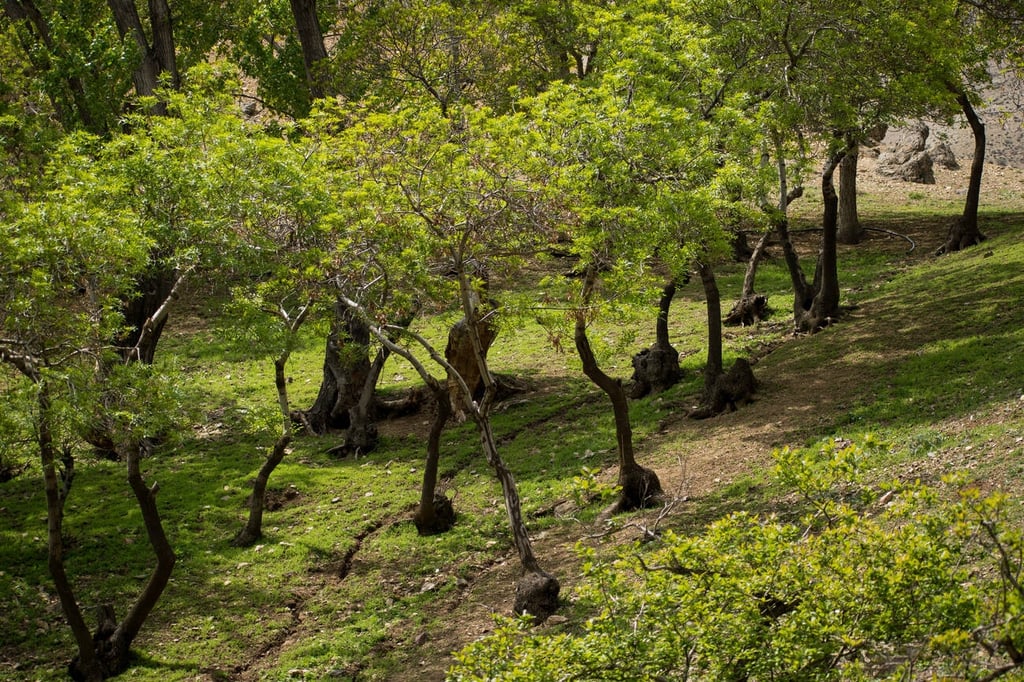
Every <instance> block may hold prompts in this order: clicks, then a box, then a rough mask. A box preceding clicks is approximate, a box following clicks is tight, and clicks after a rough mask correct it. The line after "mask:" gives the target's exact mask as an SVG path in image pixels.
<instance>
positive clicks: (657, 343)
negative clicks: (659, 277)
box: [629, 279, 682, 398]
mask: <svg viewBox="0 0 1024 682" xmlns="http://www.w3.org/2000/svg"><path fill="white" fill-rule="evenodd" d="M675 295H676V281H675V280H674V279H673V280H671V281H669V282H668V284H666V285H665V286H664V288H663V289H662V290H661V298H660V299H659V301H658V321H657V324H656V325H655V337H654V339H655V340H654V345H652V346H651V347H650V348H645V349H644V350H642V351H640V352H639V353H637V354H636V355H634V356H633V378H632V380H633V389H632V391H631V392H630V396H629V397H631V398H643V397H644V396H645V395H647V394H648V393H652V392H653V393H660V392H661V391H664V390H665V389H668V388H671V387H672V386H675V385H676V384H677V383H679V379H680V377H682V372H681V371H680V369H679V351H677V350H676V349H675V348H674V347H673V346H672V344H671V343H670V342H669V333H668V313H669V310H670V309H671V307H672V299H673V298H675Z"/></svg>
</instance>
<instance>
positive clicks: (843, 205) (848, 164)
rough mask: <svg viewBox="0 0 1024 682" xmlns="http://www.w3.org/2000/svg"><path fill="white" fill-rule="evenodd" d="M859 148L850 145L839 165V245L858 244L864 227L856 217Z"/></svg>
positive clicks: (862, 235)
mask: <svg viewBox="0 0 1024 682" xmlns="http://www.w3.org/2000/svg"><path fill="white" fill-rule="evenodd" d="M858 155H859V148H858V145H856V144H851V145H850V146H849V147H848V148H847V152H846V155H845V156H844V157H843V160H842V161H841V162H840V163H839V231H838V239H839V243H840V244H859V243H860V240H861V239H863V238H864V226H863V225H861V222H860V216H858V215H857V160H858Z"/></svg>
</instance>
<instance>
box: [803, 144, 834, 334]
mask: <svg viewBox="0 0 1024 682" xmlns="http://www.w3.org/2000/svg"><path fill="white" fill-rule="evenodd" d="M843 156H844V153H843V152H838V153H836V154H834V155H833V156H831V157H830V158H829V160H828V162H827V163H826V164H825V168H824V170H823V171H822V174H821V196H822V203H823V204H824V211H823V215H822V237H821V253H820V254H819V256H818V269H817V272H816V273H815V284H814V289H815V293H814V298H813V300H812V301H811V304H810V306H808V307H807V308H805V309H803V310H799V311H797V315H796V320H795V322H796V327H797V329H798V330H800V331H804V332H815V331H818V330H819V329H822V328H823V327H826V326H828V325H829V324H831V322H832V321H834V320H835V319H837V318H838V317H839V269H838V257H837V239H836V236H837V235H836V232H837V228H838V221H839V197H838V196H837V195H836V190H835V185H834V184H833V180H832V179H833V175H834V173H835V169H836V168H837V167H838V165H839V162H840V161H841V160H842V158H843Z"/></svg>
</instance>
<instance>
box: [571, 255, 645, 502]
mask: <svg viewBox="0 0 1024 682" xmlns="http://www.w3.org/2000/svg"><path fill="white" fill-rule="evenodd" d="M583 277H584V281H583V296H582V299H583V304H584V305H587V304H589V302H590V300H591V297H592V294H593V290H594V286H595V285H596V281H597V270H596V269H595V268H594V266H593V265H588V266H587V269H586V271H585V272H584V275H583ZM573 338H574V340H575V342H576V351H577V353H579V356H580V360H581V361H582V363H583V373H584V374H585V375H586V376H587V378H588V379H590V380H591V381H592V382H594V384H595V385H596V386H597V387H598V388H600V389H601V390H602V391H604V392H605V395H607V396H608V399H609V400H610V401H611V404H612V414H613V416H614V418H615V441H616V447H617V451H618V458H619V480H618V484H619V486H620V487H621V488H622V492H621V494H620V496H619V501H618V503H617V505H616V509H617V511H629V510H632V509H641V508H644V507H649V506H652V505H654V504H657V503H658V502H659V501H660V497H661V494H662V489H661V481H659V480H658V475H657V474H656V473H654V472H653V471H652V470H650V469H646V468H644V467H642V466H640V465H639V464H637V461H636V457H635V455H634V452H633V427H632V425H631V424H630V420H629V401H628V400H627V397H626V390H625V389H624V388H623V386H622V382H621V381H619V380H618V379H613V378H612V377H610V376H608V375H607V374H605V373H604V371H603V370H602V369H601V368H600V367H599V366H598V364H597V358H596V357H595V356H594V351H593V349H592V348H591V347H590V339H589V338H588V337H587V320H586V316H585V315H584V314H583V313H577V315H576V327H575V333H574V335H573Z"/></svg>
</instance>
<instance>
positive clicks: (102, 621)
mask: <svg viewBox="0 0 1024 682" xmlns="http://www.w3.org/2000/svg"><path fill="white" fill-rule="evenodd" d="M148 447H149V444H148V443H147V442H145V441H143V442H135V443H132V444H130V445H129V446H127V447H126V448H125V453H124V456H125V459H126V461H127V465H128V485H129V486H130V487H131V489H132V492H133V493H134V494H135V500H136V502H138V505H139V509H140V510H141V512H142V522H143V525H144V526H145V528H146V535H147V536H148V537H149V543H150V545H152V547H153V552H154V553H155V554H156V566H155V567H154V568H153V572H152V573H151V574H150V576H149V580H148V581H147V582H146V585H145V587H144V588H143V590H142V592H141V593H140V594H139V596H138V598H137V599H136V600H135V603H134V604H133V605H132V608H131V609H130V610H129V611H128V615H127V616H125V618H124V620H122V621H121V622H120V623H117V621H116V618H115V617H114V609H113V607H112V606H110V605H103V606H100V607H99V608H98V609H97V616H98V621H99V622H98V624H97V628H96V632H95V633H93V634H92V636H91V638H90V642H89V650H90V651H89V652H88V653H86V652H85V651H83V650H82V648H81V643H79V655H78V656H77V657H76V658H75V659H74V660H73V661H72V662H71V664H70V665H69V667H68V672H69V673H70V674H71V676H72V677H73V678H75V679H77V680H94V679H106V678H108V677H114V676H116V675H119V674H120V673H122V672H124V671H125V670H127V669H128V665H129V663H130V655H131V645H132V642H134V641H135V638H136V637H137V636H138V634H139V631H140V630H141V629H142V626H143V624H144V623H145V622H146V619H147V618H148V617H149V614H150V613H151V612H152V611H153V608H154V607H155V606H156V604H157V602H158V601H159V600H160V596H161V595H162V594H163V592H164V590H165V589H166V587H167V583H168V582H169V581H170V578H171V572H172V571H173V570H174V564H175V561H176V557H175V555H174V550H173V548H172V547H171V544H170V542H169V541H168V539H167V534H166V533H165V532H164V529H163V524H162V522H161V521H160V512H159V511H158V510H157V507H156V495H157V493H158V492H159V490H160V487H159V486H158V485H157V484H156V483H154V484H153V485H152V486H150V487H147V486H146V482H145V481H144V480H143V478H142V472H141V469H140V467H139V462H140V460H141V458H142V454H143V452H144V451H146V450H147V449H148ZM75 629H76V627H75V626H74V625H72V630H75ZM77 638H78V634H77V632H76V639H77ZM97 675H98V676H97Z"/></svg>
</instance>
